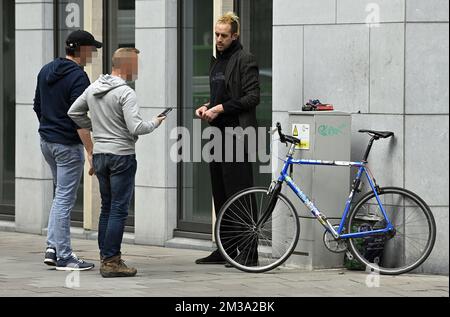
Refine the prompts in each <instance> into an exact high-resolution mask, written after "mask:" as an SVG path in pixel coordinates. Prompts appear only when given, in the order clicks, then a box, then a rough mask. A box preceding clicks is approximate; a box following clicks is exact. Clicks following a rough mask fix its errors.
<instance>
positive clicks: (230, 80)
mask: <svg viewBox="0 0 450 317" xmlns="http://www.w3.org/2000/svg"><path fill="white" fill-rule="evenodd" d="M239 29H240V24H239V18H238V17H237V16H236V15H235V14H234V13H231V12H230V13H227V14H225V15H224V16H222V17H221V18H220V19H219V20H218V22H217V24H216V28H215V36H216V43H217V45H216V52H217V57H216V58H214V57H213V59H212V62H211V68H210V87H211V98H210V102H209V103H207V104H205V105H203V106H202V107H200V108H199V109H197V111H196V115H197V117H199V118H201V119H203V120H205V121H208V122H209V123H210V125H211V126H214V127H217V128H219V129H220V130H221V132H222V156H223V157H222V160H221V161H220V162H218V161H213V162H212V163H210V173H211V183H212V191H213V197H214V205H215V211H216V214H217V213H219V211H220V210H221V209H222V207H223V205H224V204H225V202H226V201H227V200H228V199H229V198H231V197H232V196H233V195H235V194H236V193H238V192H240V191H241V190H244V189H246V188H249V187H253V171H252V164H251V162H250V161H249V151H250V150H251V149H250V148H249V144H248V143H247V142H245V146H244V148H245V153H244V161H243V162H242V161H239V160H238V159H237V155H236V144H237V143H238V142H240V141H242V140H239V139H240V138H239V137H237V138H236V137H234V140H233V146H234V147H235V149H234V150H233V149H227V148H226V147H225V140H226V133H225V132H226V131H225V130H226V128H239V127H241V128H243V129H247V128H255V129H257V121H256V107H257V106H258V105H259V102H260V86H259V69H258V64H257V63H256V60H255V58H254V56H253V55H251V54H249V53H247V52H246V51H244V50H243V47H242V45H241V43H240V41H239V33H240V30H239ZM255 146H256V145H255ZM230 150H233V153H234V156H233V161H232V162H226V160H225V154H226V153H227V152H228V151H230ZM196 263H197V264H225V263H226V261H225V259H224V258H223V257H222V255H221V254H220V252H219V251H218V250H216V251H214V252H213V253H212V254H211V255H210V256H208V257H206V258H203V259H198V260H197V261H196Z"/></svg>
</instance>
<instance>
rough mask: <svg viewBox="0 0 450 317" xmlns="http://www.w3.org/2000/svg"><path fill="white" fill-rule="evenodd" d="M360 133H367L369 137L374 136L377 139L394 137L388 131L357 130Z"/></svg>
mask: <svg viewBox="0 0 450 317" xmlns="http://www.w3.org/2000/svg"><path fill="white" fill-rule="evenodd" d="M359 132H360V133H368V134H369V135H370V136H374V137H376V138H377V139H380V138H381V139H388V138H391V137H393V136H394V135H395V133H394V132H389V131H373V130H359Z"/></svg>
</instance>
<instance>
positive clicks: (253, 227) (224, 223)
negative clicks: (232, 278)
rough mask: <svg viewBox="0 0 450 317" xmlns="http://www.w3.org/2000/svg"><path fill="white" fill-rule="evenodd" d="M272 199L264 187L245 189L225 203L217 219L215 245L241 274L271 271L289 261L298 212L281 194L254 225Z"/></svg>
mask: <svg viewBox="0 0 450 317" xmlns="http://www.w3.org/2000/svg"><path fill="white" fill-rule="evenodd" d="M271 198H272V195H271V194H268V192H267V189H266V188H250V189H247V190H244V191H242V192H240V193H238V194H236V195H235V196H234V197H232V198H230V200H228V202H227V203H225V205H224V206H223V208H222V210H221V212H220V214H219V216H218V218H217V222H216V227H215V237H216V243H217V246H218V248H219V250H220V252H221V253H222V255H223V256H224V258H225V259H226V260H227V261H228V263H230V264H231V265H233V266H234V267H235V268H237V269H239V270H241V271H244V272H249V273H263V272H267V271H270V270H273V269H274V268H276V267H278V266H279V265H281V264H283V263H284V262H285V261H286V260H287V259H288V258H289V256H290V255H291V254H292V252H293V251H294V249H295V247H296V245H297V242H298V239H299V235H300V222H299V219H298V215H297V211H296V210H295V208H294V206H293V205H292V203H291V202H290V201H289V199H288V198H286V196H284V195H283V194H279V195H278V199H277V201H276V204H275V208H274V210H273V212H272V213H271V214H270V215H269V217H268V219H267V220H266V221H265V222H263V223H262V224H261V225H260V226H257V224H258V222H259V220H260V219H261V218H263V213H264V211H265V210H267V209H268V206H269V205H270V201H271Z"/></svg>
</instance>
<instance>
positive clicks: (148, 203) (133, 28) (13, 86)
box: [0, 0, 449, 274]
mask: <svg viewBox="0 0 450 317" xmlns="http://www.w3.org/2000/svg"><path fill="white" fill-rule="evenodd" d="M448 9H449V2H448V1H447V0H389V1H386V0H370V1H369V0H367V1H366V0H273V1H272V0H239V1H230V0H184V1H176V0H139V1H134V0H109V1H106V0H105V1H102V0H84V1H83V0H74V1H70V0H60V1H38V0H33V1H29V0H27V1H22V0H16V1H13V0H6V1H2V2H1V15H0V19H1V20H0V123H1V127H0V221H1V222H0V223H1V226H0V227H1V228H3V229H4V230H16V231H18V232H28V233H35V234H45V231H46V227H47V220H48V212H49V210H50V206H51V201H52V195H53V185H52V180H51V176H50V171H49V169H48V167H47V165H46V163H45V161H44V159H43V157H42V155H41V152H40V149H39V136H38V133H37V129H38V122H37V120H36V117H35V114H34V112H33V109H32V107H33V105H32V104H33V98H34V89H35V86H36V76H37V74H38V72H39V70H40V68H41V67H42V66H43V65H44V64H46V63H48V62H49V61H51V60H52V59H53V58H55V57H56V56H61V54H63V49H64V39H65V37H66V36H67V34H68V33H69V32H70V31H72V30H74V29H78V28H84V29H86V30H88V31H90V32H92V33H93V34H94V35H95V36H96V38H99V39H101V40H102V41H103V42H104V44H105V46H104V48H103V49H102V50H101V51H100V52H99V56H98V57H97V59H96V60H95V61H94V64H93V65H92V66H90V67H87V68H86V71H87V72H88V74H89V75H90V77H91V80H95V79H96V78H97V76H98V75H99V74H100V73H102V72H109V71H110V66H111V65H110V58H109V57H110V56H111V54H112V52H113V51H114V50H115V49H116V48H118V47H123V46H136V47H137V48H139V49H140V50H141V56H140V62H141V71H140V78H139V80H138V81H136V83H135V88H136V91H137V94H138V98H139V102H140V107H141V109H142V114H143V116H144V117H145V118H151V117H153V116H155V115H157V114H158V113H160V112H161V110H162V109H164V108H166V107H167V106H172V107H175V106H176V111H175V112H174V113H172V114H171V115H170V116H169V118H168V120H167V122H166V123H165V125H164V126H163V127H162V128H160V129H158V130H157V131H156V132H155V133H154V134H151V135H149V136H145V137H142V138H141V139H140V141H139V143H138V146H137V156H138V164H139V167H138V173H137V178H136V187H135V198H134V201H133V206H132V208H131V210H130V215H131V217H130V219H129V222H128V227H127V230H128V231H129V232H130V235H129V237H130V239H131V240H132V241H134V242H135V243H138V244H149V245H159V246H184V247H192V248H208V247H211V246H212V242H211V232H212V223H213V221H214V220H213V217H212V214H213V212H212V202H211V201H212V198H211V189H210V185H209V174H208V167H207V164H206V163H202V162H195V161H194V162H192V163H188V162H185V163H176V162H174V161H173V160H172V159H171V157H170V151H171V149H172V146H173V142H172V141H171V139H173V131H174V129H176V127H180V126H183V127H186V128H187V129H188V130H189V131H194V130H195V129H197V128H198V127H197V126H196V123H195V122H194V121H193V119H194V109H195V108H196V107H197V106H198V105H199V104H202V103H203V102H204V101H206V100H207V98H208V95H209V83H208V67H209V61H210V56H211V55H212V54H213V47H214V33H213V26H214V21H215V20H216V18H217V17H218V16H219V15H220V14H221V13H223V12H226V11H230V10H233V11H236V12H237V13H238V14H239V15H240V17H241V23H242V42H243V44H244V46H245V47H246V48H247V49H248V50H250V51H251V52H252V53H253V54H255V55H256V57H257V59H258V63H259V65H260V75H261V87H262V98H261V105H260V107H259V109H258V119H259V123H260V125H261V126H264V127H266V128H268V127H270V126H272V124H273V123H275V122H281V123H282V124H283V125H284V126H287V124H288V122H289V112H290V111H294V110H299V109H300V108H301V106H302V104H304V102H305V101H307V100H308V99H320V100H322V101H324V102H330V103H333V104H334V106H335V108H336V109H338V110H340V111H345V112H348V113H351V114H352V119H353V124H352V127H353V132H354V133H353V138H352V159H354V160H358V159H360V156H361V152H362V151H363V149H364V147H365V145H366V142H367V139H366V138H365V137H364V136H363V135H361V134H358V133H357V131H358V130H359V129H361V128H371V129H377V130H391V131H393V132H395V133H396V138H395V140H394V141H392V142H390V143H386V144H384V146H381V145H380V146H377V147H375V148H374V151H373V155H372V157H371V160H372V162H373V163H372V165H371V168H372V170H373V171H374V172H375V174H376V175H377V176H378V178H377V181H378V182H379V183H380V184H382V185H383V184H386V185H393V186H400V187H406V188H408V189H411V190H413V191H415V192H416V193H417V194H419V195H420V196H422V197H423V198H424V199H425V200H426V201H427V202H428V204H429V205H430V207H431V208H432V211H433V213H434V215H435V218H436V222H437V225H438V235H437V242H436V246H435V249H434V251H433V253H432V255H431V257H430V259H429V260H428V261H427V262H426V264H425V265H424V267H423V268H422V270H423V271H425V272H429V273H439V274H448V253H449V252H448V245H449V233H448V232H449V229H448V227H449V226H448V224H449V220H448V219H449V218H448V213H449V194H448V190H449V182H448V175H447V170H448V166H449V146H448V141H449V135H448V134H449V133H448V132H449V94H448V84H449V73H448V69H449V36H448V35H449V34H448V32H449V31H448V26H449V13H448ZM200 129H201V128H200ZM175 135H176V133H175ZM193 151H195V149H193ZM443 171H444V174H443ZM270 180H271V175H268V174H261V175H259V176H258V177H257V183H258V184H260V185H266V184H268V183H269V182H270ZM78 196H79V198H78V203H77V206H76V208H75V211H74V213H73V216H72V220H73V225H74V227H78V228H79V229H78V232H81V233H82V234H83V235H85V236H88V237H93V236H95V230H96V226H97V217H98V213H99V198H98V184H97V182H96V179H95V178H94V179H93V178H90V177H85V178H84V180H83V184H82V186H81V187H80V190H79V195H78Z"/></svg>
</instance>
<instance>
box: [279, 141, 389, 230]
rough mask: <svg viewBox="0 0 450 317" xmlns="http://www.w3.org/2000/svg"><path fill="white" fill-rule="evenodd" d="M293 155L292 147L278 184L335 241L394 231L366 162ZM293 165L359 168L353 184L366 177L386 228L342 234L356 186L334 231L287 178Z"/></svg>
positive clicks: (290, 179)
mask: <svg viewBox="0 0 450 317" xmlns="http://www.w3.org/2000/svg"><path fill="white" fill-rule="evenodd" d="M293 153H294V147H292V148H291V151H289V154H288V157H287V160H286V161H285V164H284V167H283V170H282V172H281V175H280V177H279V178H278V182H280V183H284V182H285V183H287V184H288V186H289V187H290V188H291V189H292V191H293V192H294V193H295V194H296V195H297V197H298V198H299V199H300V200H301V201H302V202H303V204H305V206H306V207H307V208H308V209H309V210H310V211H311V213H312V214H313V216H314V217H315V218H316V219H317V220H318V221H319V222H320V223H321V224H322V225H323V226H324V227H325V229H326V230H328V231H329V232H331V233H332V234H333V236H334V237H335V239H351V238H361V237H367V236H370V235H377V234H382V233H387V232H389V231H391V230H393V229H394V226H393V225H392V223H391V221H390V220H389V217H388V215H387V213H386V211H385V209H384V207H383V204H382V203H381V200H380V198H379V195H378V190H377V186H376V185H375V182H374V180H373V179H372V177H371V176H370V174H369V172H368V170H367V162H342V161H318V160H295V159H293V158H292V156H293ZM293 165H316V166H317V165H320V166H335V167H349V168H351V167H357V168H359V170H358V173H357V175H356V178H355V183H354V184H360V182H361V178H362V176H363V174H365V175H366V176H367V179H368V181H369V184H370V187H371V188H372V191H373V193H374V194H375V197H376V199H377V202H378V205H379V206H380V209H381V211H382V213H383V216H384V218H385V220H386V221H387V227H386V228H385V229H380V230H372V231H364V232H357V233H349V234H343V230H344V226H345V222H346V219H347V216H348V213H349V212H350V209H351V205H352V201H353V197H354V194H355V192H356V190H357V189H358V187H359V186H358V185H357V186H353V189H352V191H351V192H350V196H349V197H348V200H347V203H346V206H345V210H344V213H343V215H342V219H341V222H340V224H339V228H338V230H337V231H336V229H335V228H334V227H333V225H332V224H330V222H329V221H328V219H327V217H326V216H325V215H324V214H323V213H321V212H320V211H319V209H318V208H317V207H316V206H315V205H314V203H313V202H312V201H311V200H310V199H309V198H308V197H307V196H306V195H305V193H303V191H302V190H301V189H300V188H299V187H298V186H297V185H296V184H295V182H294V181H293V180H292V178H291V177H290V176H289V174H288V171H289V168H290V167H291V166H293Z"/></svg>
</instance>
